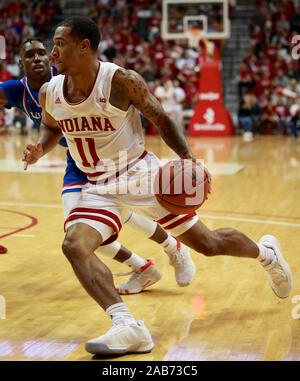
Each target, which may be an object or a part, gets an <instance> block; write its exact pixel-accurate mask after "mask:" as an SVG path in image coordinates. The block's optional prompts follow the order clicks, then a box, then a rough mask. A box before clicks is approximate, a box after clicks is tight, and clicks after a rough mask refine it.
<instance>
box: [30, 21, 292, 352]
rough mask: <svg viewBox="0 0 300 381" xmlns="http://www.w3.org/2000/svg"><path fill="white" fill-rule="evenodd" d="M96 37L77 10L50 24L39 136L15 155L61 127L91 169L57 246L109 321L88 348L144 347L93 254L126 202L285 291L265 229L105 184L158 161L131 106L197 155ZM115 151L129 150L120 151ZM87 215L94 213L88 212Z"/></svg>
mask: <svg viewBox="0 0 300 381" xmlns="http://www.w3.org/2000/svg"><path fill="white" fill-rule="evenodd" d="M99 40H100V34H99V30H98V27H97V25H96V24H95V23H94V22H93V21H92V20H90V19H88V18H85V17H71V18H68V19H66V20H64V21H63V22H61V23H60V24H59V26H58V27H57V28H56V30H55V34H54V44H55V45H54V47H53V50H52V52H51V54H52V57H54V59H55V61H56V64H57V68H58V73H59V74H61V75H58V76H57V77H53V78H52V79H51V81H50V82H49V83H46V84H44V85H43V86H42V88H41V90H40V94H39V99H40V104H41V105H42V108H43V115H42V124H41V129H40V136H39V138H38V142H37V144H36V145H30V146H27V147H26V149H25V150H24V156H23V161H25V162H26V164H34V163H35V162H36V161H37V160H38V159H39V158H40V157H42V156H43V155H44V154H46V153H47V152H49V151H50V150H51V149H52V148H53V147H54V146H55V144H56V141H57V140H58V139H59V138H60V137H61V136H62V134H63V135H64V136H65V137H66V139H67V142H68V146H69V149H70V153H71V156H72V157H73V159H74V160H75V162H76V165H78V167H79V168H80V169H81V170H82V171H84V172H86V173H87V176H88V179H89V183H88V184H87V185H86V186H85V188H84V189H83V190H82V197H81V199H80V200H79V202H78V204H77V206H76V208H75V209H73V210H72V211H71V212H70V213H69V217H68V218H67V220H66V222H65V230H66V237H65V239H64V242H63V252H64V254H65V255H66V257H67V258H68V260H69V261H70V263H71V265H72V267H73V270H74V272H75V274H76V276H77V277H78V279H79V281H80V282H81V284H82V285H83V287H84V288H85V289H86V291H87V292H88V293H89V294H90V296H91V297H92V298H94V300H95V301H96V302H98V304H99V305H100V306H101V307H102V308H103V309H104V310H105V311H106V312H107V314H108V315H109V316H110V317H111V318H112V323H113V324H112V328H111V329H110V330H109V331H108V332H107V333H106V334H104V335H101V336H100V337H98V338H96V339H92V340H90V341H88V342H87V343H86V350H87V351H88V352H91V353H94V354H103V353H125V352H130V351H133V350H134V351H135V352H143V351H144V350H150V348H151V347H153V344H151V338H150V335H149V332H148V330H147V329H146V327H144V326H142V325H141V323H139V322H136V321H135V319H134V318H133V316H132V315H131V313H130V312H129V310H128V309H127V308H126V306H125V304H124V303H122V300H121V299H120V296H119V295H118V294H117V293H116V291H115V288H114V286H113V281H112V276H111V273H110V271H109V269H108V268H107V267H106V266H105V264H104V263H102V262H101V261H100V259H98V258H97V257H96V255H95V254H94V251H95V249H96V248H97V247H98V246H99V245H100V244H103V243H105V241H107V240H109V239H112V237H114V236H116V232H117V231H118V229H120V227H121V224H122V221H123V220H124V218H126V208H129V209H132V210H133V211H135V210H138V212H139V213H142V214H143V215H144V216H147V217H149V218H152V219H154V220H156V221H158V222H162V223H163V222H165V221H166V220H168V221H169V222H171V221H174V220H178V221H180V222H181V223H180V224H179V225H177V226H176V227H175V228H174V229H171V233H172V234H173V235H174V236H177V237H178V238H179V239H180V241H182V242H184V243H185V244H186V245H188V246H189V247H191V248H193V249H194V250H196V251H198V252H199V253H202V254H204V255H206V256H215V255H230V256H234V257H245V258H253V259H254V258H256V259H258V262H260V263H261V264H262V265H263V266H264V268H265V270H266V271H267V276H268V280H269V283H270V285H271V287H272V289H273V291H274V292H275V294H276V295H277V296H278V297H280V298H286V297H287V296H288V295H289V294H290V291H291V285H292V277H291V272H290V269H289V266H288V264H287V262H286V261H285V260H284V259H283V256H282V254H281V249H280V246H279V243H278V241H277V239H276V238H275V237H273V236H271V235H268V236H263V237H262V238H261V239H260V241H259V243H255V242H253V241H251V240H250V239H249V238H248V237H246V236H245V235H244V234H243V233H241V232H239V231H237V230H235V229H231V228H223V229H217V230H214V231H211V230H209V229H208V228H207V227H206V226H205V225H204V224H203V223H202V222H200V220H199V219H198V217H197V215H196V214H195V213H194V214H191V215H186V216H177V217H176V216H174V215H172V214H169V213H168V212H166V210H165V209H164V208H163V207H162V206H160V205H159V204H158V202H157V201H156V198H155V196H154V195H153V194H150V192H149V193H148V194H141V195H138V194H131V193H130V192H128V193H125V194H118V192H115V193H114V194H112V192H111V189H113V186H114V185H115V184H117V185H118V186H119V188H116V189H121V187H122V186H123V185H124V184H125V185H128V184H129V183H130V182H133V181H138V180H139V181H140V182H141V183H142V182H143V184H145V183H146V182H147V181H148V179H149V175H148V174H149V172H150V171H151V170H154V169H156V170H158V167H159V166H160V165H161V163H160V162H159V160H158V159H157V158H156V156H155V155H154V154H152V153H150V152H146V151H145V148H144V142H143V134H142V127H141V121H140V117H139V111H140V112H142V113H143V115H144V116H145V117H146V118H148V119H149V120H151V122H153V124H154V125H155V126H156V128H157V130H158V132H159V134H160V135H161V137H162V139H163V140H164V141H165V142H166V144H167V145H168V146H169V147H170V148H171V149H173V150H174V151H175V152H176V153H177V154H178V156H179V157H180V158H182V159H192V160H195V156H194V154H193V153H192V151H191V149H190V147H189V145H188V143H187V141H186V139H185V137H184V135H183V133H182V132H181V129H180V128H179V127H177V126H176V125H175V123H174V122H173V121H172V120H171V119H170V118H169V117H168V115H167V114H166V112H165V111H164V110H163V108H162V107H161V105H160V103H159V102H158V101H157V99H156V98H155V97H154V96H152V95H151V93H150V92H149V90H148V88H147V85H146V83H145V82H144V80H143V79H142V77H141V76H140V75H139V74H137V73H136V72H134V71H132V70H125V69H122V68H120V67H119V66H117V65H115V64H113V63H107V62H99V61H98V60H97V47H98V44H99ZM97 118H98V119H97ZM120 151H122V153H123V154H124V152H125V153H126V154H127V156H126V159H127V160H125V159H124V157H125V155H123V156H121V155H120ZM88 155H89V156H88ZM88 157H89V159H87V158H88ZM106 159H110V160H106ZM116 168H118V172H116ZM101 169H102V170H101ZM95 183H96V184H95ZM119 193H120V192H119ZM108 215H109V216H110V218H111V220H113V221H114V223H113V224H111V223H110V222H111V220H108V218H107V216H108ZM93 216H98V217H100V218H99V219H98V220H94V219H93Z"/></svg>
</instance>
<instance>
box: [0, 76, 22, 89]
mask: <svg viewBox="0 0 300 381" xmlns="http://www.w3.org/2000/svg"><path fill="white" fill-rule="evenodd" d="M0 88H1V89H8V90H21V89H22V90H23V89H24V83H23V80H20V79H12V80H9V81H4V82H0Z"/></svg>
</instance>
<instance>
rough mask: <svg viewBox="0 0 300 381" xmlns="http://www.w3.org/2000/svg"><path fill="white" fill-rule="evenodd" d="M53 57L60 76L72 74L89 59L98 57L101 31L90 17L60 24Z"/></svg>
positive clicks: (76, 17) (79, 17)
mask: <svg viewBox="0 0 300 381" xmlns="http://www.w3.org/2000/svg"><path fill="white" fill-rule="evenodd" d="M53 41H54V47H53V49H52V52H51V56H52V57H53V58H54V59H55V63H56V64H57V68H58V72H59V73H60V74H71V73H73V72H74V70H76V69H78V67H79V66H80V64H81V65H82V63H83V62H85V59H86V58H87V57H90V56H92V57H97V49H98V46H99V43H100V31H99V29H98V27H97V24H96V23H95V22H94V21H93V20H91V19H90V18H88V17H81V16H72V17H69V18H67V19H66V20H64V21H62V22H61V23H59V24H58V26H57V28H56V30H55V33H54V37H53Z"/></svg>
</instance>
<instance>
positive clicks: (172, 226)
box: [164, 212, 196, 230]
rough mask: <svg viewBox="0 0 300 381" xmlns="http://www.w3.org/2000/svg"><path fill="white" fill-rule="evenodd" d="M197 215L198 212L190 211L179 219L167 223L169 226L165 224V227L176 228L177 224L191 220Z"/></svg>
mask: <svg viewBox="0 0 300 381" xmlns="http://www.w3.org/2000/svg"><path fill="white" fill-rule="evenodd" d="M194 216H196V212H193V213H189V214H187V215H185V216H184V217H182V218H180V219H179V220H177V221H175V222H173V223H172V224H170V225H167V226H164V229H168V230H169V229H174V228H176V226H178V225H180V224H182V223H183V222H185V221H187V220H189V219H190V218H192V217H194Z"/></svg>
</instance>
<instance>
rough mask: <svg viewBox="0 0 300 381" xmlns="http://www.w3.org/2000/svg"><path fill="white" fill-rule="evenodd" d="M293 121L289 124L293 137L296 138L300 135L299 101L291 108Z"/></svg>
mask: <svg viewBox="0 0 300 381" xmlns="http://www.w3.org/2000/svg"><path fill="white" fill-rule="evenodd" d="M290 114H291V120H290V123H289V126H290V131H291V135H292V136H294V137H295V138H296V137H297V136H298V135H299V133H300V107H299V101H298V100H295V101H294V102H293V104H292V105H291V107H290Z"/></svg>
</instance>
